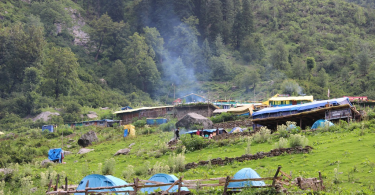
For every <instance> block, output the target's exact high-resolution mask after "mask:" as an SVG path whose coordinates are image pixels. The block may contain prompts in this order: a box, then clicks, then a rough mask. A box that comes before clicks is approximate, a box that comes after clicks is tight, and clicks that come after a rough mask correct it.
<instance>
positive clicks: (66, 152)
mask: <svg viewBox="0 0 375 195" xmlns="http://www.w3.org/2000/svg"><path fill="white" fill-rule="evenodd" d="M69 154H73V153H72V152H71V151H64V155H65V156H66V155H69Z"/></svg>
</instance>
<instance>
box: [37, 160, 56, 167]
mask: <svg viewBox="0 0 375 195" xmlns="http://www.w3.org/2000/svg"><path fill="white" fill-rule="evenodd" d="M52 163H53V162H52V161H50V160H49V159H46V160H43V161H42V162H41V163H40V165H41V166H42V167H46V166H47V165H48V164H52Z"/></svg>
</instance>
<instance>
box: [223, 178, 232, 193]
mask: <svg viewBox="0 0 375 195" xmlns="http://www.w3.org/2000/svg"><path fill="white" fill-rule="evenodd" d="M229 180H230V177H229V176H227V178H226V180H225V185H224V192H223V195H227V189H228V184H229Z"/></svg>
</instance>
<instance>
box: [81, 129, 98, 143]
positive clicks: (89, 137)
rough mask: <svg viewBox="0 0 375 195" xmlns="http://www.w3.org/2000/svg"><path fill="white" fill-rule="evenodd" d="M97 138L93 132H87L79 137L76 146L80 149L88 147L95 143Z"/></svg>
mask: <svg viewBox="0 0 375 195" xmlns="http://www.w3.org/2000/svg"><path fill="white" fill-rule="evenodd" d="M97 141H98V137H97V136H96V133H95V132H94V131H89V132H87V133H85V134H83V135H82V136H81V138H79V140H78V145H80V146H82V147H86V146H88V145H91V144H92V142H97Z"/></svg>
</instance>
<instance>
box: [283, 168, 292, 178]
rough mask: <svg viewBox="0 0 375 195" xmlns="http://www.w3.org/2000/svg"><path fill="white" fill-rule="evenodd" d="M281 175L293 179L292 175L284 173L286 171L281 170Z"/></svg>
mask: <svg viewBox="0 0 375 195" xmlns="http://www.w3.org/2000/svg"><path fill="white" fill-rule="evenodd" d="M280 173H281V174H282V175H284V176H285V177H287V178H289V179H290V180H291V179H292V177H291V176H290V175H288V174H286V173H284V171H282V170H280Z"/></svg>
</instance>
